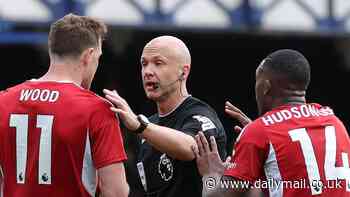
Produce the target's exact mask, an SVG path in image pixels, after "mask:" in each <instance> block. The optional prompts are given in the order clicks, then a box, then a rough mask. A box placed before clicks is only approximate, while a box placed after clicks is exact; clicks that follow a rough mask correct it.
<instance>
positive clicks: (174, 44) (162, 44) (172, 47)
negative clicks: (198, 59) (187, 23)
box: [143, 36, 191, 65]
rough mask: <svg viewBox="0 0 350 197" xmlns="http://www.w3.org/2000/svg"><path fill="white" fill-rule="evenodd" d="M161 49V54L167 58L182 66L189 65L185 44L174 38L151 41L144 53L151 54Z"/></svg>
mask: <svg viewBox="0 0 350 197" xmlns="http://www.w3.org/2000/svg"><path fill="white" fill-rule="evenodd" d="M157 49H161V50H162V52H163V54H164V55H165V56H167V57H168V58H172V59H173V60H175V61H177V62H179V63H180V64H183V65H185V64H186V65H190V64H191V54H190V51H189V50H188V48H187V46H186V44H185V43H184V42H183V41H182V40H180V39H179V38H176V37H174V36H160V37H156V38H154V39H152V40H151V41H150V42H148V43H147V44H146V46H145V47H144V49H143V50H144V52H145V51H148V52H152V51H154V50H157Z"/></svg>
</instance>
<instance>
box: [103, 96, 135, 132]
mask: <svg viewBox="0 0 350 197" xmlns="http://www.w3.org/2000/svg"><path fill="white" fill-rule="evenodd" d="M103 93H104V94H105V97H106V99H107V100H109V101H110V102H111V103H112V104H113V106H112V107H111V110H112V111H113V112H115V113H117V114H118V115H119V117H120V118H121V119H122V121H123V123H124V125H125V126H126V127H127V128H128V129H129V130H130V131H135V130H136V129H137V128H138V127H139V126H140V122H139V121H138V120H137V116H136V115H135V113H134V112H133V111H132V110H131V108H130V106H129V104H128V103H127V102H126V100H125V99H123V98H122V97H121V96H119V94H118V93H117V91H116V90H113V91H111V90H107V89H104V90H103Z"/></svg>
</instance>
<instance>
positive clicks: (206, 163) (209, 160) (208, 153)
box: [192, 131, 230, 177]
mask: <svg viewBox="0 0 350 197" xmlns="http://www.w3.org/2000/svg"><path fill="white" fill-rule="evenodd" d="M195 139H196V142H197V146H192V151H193V152H194V154H195V156H196V162H197V167H198V170H199V173H200V174H201V175H202V176H212V177H221V176H222V175H223V174H224V171H225V169H226V167H227V166H228V164H229V160H230V158H228V159H227V160H226V162H222V161H221V158H220V156H219V153H218V148H217V145H216V141H215V138H214V136H210V147H209V144H208V141H207V139H206V138H205V136H204V134H203V132H201V131H200V132H199V133H198V135H196V137H195Z"/></svg>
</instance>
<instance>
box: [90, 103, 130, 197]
mask: <svg viewBox="0 0 350 197" xmlns="http://www.w3.org/2000/svg"><path fill="white" fill-rule="evenodd" d="M108 106H109V104H107V103H106V102H105V101H103V103H100V102H99V103H96V104H94V108H92V109H93V111H92V114H91V119H90V124H89V130H88V131H89V132H88V135H89V136H87V137H88V138H87V139H90V140H91V143H90V147H91V153H92V159H93V164H94V167H95V168H96V169H97V176H98V183H99V185H98V186H99V189H100V191H101V196H102V197H119V196H122V197H126V196H128V194H129V186H128V184H127V180H126V177H125V170H124V165H123V162H124V161H125V160H126V159H127V156H126V153H125V149H124V143H123V138H122V135H121V130H120V126H119V121H118V119H117V118H116V116H115V114H114V113H113V112H112V111H110V110H109V108H108ZM88 142H89V141H88Z"/></svg>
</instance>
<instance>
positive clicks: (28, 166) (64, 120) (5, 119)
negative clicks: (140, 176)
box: [0, 14, 129, 197]
mask: <svg viewBox="0 0 350 197" xmlns="http://www.w3.org/2000/svg"><path fill="white" fill-rule="evenodd" d="M106 31H107V28H106V26H105V24H103V23H101V22H99V21H96V20H94V19H92V18H90V17H85V16H77V15H73V14H69V15H66V16H64V17H63V18H61V19H59V20H58V21H56V22H55V23H53V24H52V25H51V29H50V33H49V55H50V67H49V70H48V72H47V73H46V74H45V75H44V76H42V77H41V78H39V79H35V80H29V81H26V82H24V83H22V84H19V85H17V86H14V87H11V88H9V89H7V90H5V91H3V92H2V93H1V95H0V111H1V115H0V167H1V177H2V182H3V191H2V192H3V195H4V196H6V197H7V196H11V197H30V196H38V197H39V196H50V197H62V196H65V197H78V196H79V197H88V196H95V195H96V191H97V190H98V191H100V193H101V195H102V196H104V197H106V196H108V197H112V196H113V197H117V196H118V197H119V196H123V197H124V196H127V195H128V190H129V187H128V184H127V182H126V178H125V171H124V167H123V161H125V160H126V154H125V151H124V147H123V141H122V137H121V132H120V127H119V122H118V119H117V118H116V115H115V114H114V113H113V112H111V110H110V109H109V108H110V107H111V104H110V103H108V102H107V101H106V100H105V99H103V98H101V97H98V96H97V95H95V94H94V93H92V92H91V91H89V90H88V89H89V88H90V85H91V82H92V80H93V77H94V75H95V72H96V69H97V67H98V61H99V58H100V56H101V54H102V49H101V46H102V39H103V37H104V35H105V34H106Z"/></svg>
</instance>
